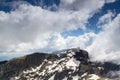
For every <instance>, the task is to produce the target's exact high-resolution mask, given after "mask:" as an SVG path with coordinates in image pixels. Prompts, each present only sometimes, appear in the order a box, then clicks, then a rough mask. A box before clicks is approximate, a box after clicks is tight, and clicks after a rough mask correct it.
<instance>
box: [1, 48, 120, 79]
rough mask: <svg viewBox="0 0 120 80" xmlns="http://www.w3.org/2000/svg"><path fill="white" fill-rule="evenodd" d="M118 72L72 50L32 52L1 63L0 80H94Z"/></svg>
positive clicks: (80, 51)
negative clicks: (111, 72)
mask: <svg viewBox="0 0 120 80" xmlns="http://www.w3.org/2000/svg"><path fill="white" fill-rule="evenodd" d="M107 64H108V65H109V66H111V67H113V68H108V65H107ZM119 69H120V66H119V65H113V64H110V63H105V64H102V63H99V62H91V61H90V59H89V54H88V52H87V51H85V50H81V49H79V48H72V49H67V50H61V51H59V52H54V53H51V54H50V53H49V54H48V53H33V54H30V55H26V56H23V57H19V58H14V59H11V60H9V61H7V62H3V63H2V64H1V65H0V80H31V79H32V80H75V79H76V80H88V79H92V80H94V79H95V78H96V79H95V80H97V79H102V78H104V77H105V78H106V76H107V74H108V72H109V71H115V70H119ZM94 77H95V78H94ZM107 78H109V77H107ZM103 80H104V79H103Z"/></svg>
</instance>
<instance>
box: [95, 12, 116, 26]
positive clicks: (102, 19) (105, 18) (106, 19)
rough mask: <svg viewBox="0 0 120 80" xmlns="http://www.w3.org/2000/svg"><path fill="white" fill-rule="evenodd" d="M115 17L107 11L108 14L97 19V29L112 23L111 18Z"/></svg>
mask: <svg viewBox="0 0 120 80" xmlns="http://www.w3.org/2000/svg"><path fill="white" fill-rule="evenodd" d="M114 16H115V14H114V13H113V12H111V11H108V13H106V14H105V15H103V16H102V17H100V18H99V21H98V23H97V24H98V27H99V28H100V27H102V26H103V25H104V24H107V23H109V22H111V21H112V18H113V17H114Z"/></svg>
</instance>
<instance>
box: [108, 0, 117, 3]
mask: <svg viewBox="0 0 120 80" xmlns="http://www.w3.org/2000/svg"><path fill="white" fill-rule="evenodd" d="M115 1H117V0H106V3H113V2H115Z"/></svg>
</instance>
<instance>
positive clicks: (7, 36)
mask: <svg viewBox="0 0 120 80" xmlns="http://www.w3.org/2000/svg"><path fill="white" fill-rule="evenodd" d="M104 4H105V0H96V1H95V0H91V1H88V0H84V1H83V0H69V1H68V0H61V3H60V5H59V6H58V11H55V12H53V11H50V10H46V9H43V8H41V7H39V6H32V5H30V4H26V3H24V4H23V3H22V4H21V3H20V4H19V6H18V8H17V9H15V10H14V11H11V12H9V13H6V12H4V11H0V42H1V43H0V51H1V54H0V56H5V55H7V54H9V55H8V56H10V54H16V55H15V56H18V55H20V54H21V53H22V55H23V52H25V54H27V52H33V51H49V52H50V51H55V50H60V49H65V48H72V47H80V48H82V49H87V50H88V51H89V52H90V54H91V55H92V56H93V57H95V56H96V55H97V56H98V54H101V55H100V56H99V57H100V58H99V57H95V58H94V59H95V60H96V58H98V60H103V59H105V58H108V57H111V56H112V57H111V58H110V59H109V60H117V59H119V58H120V57H118V56H116V55H118V54H119V45H120V44H119V41H120V38H119V35H118V34H119V22H118V21H119V15H118V16H117V17H116V18H115V19H114V20H111V16H112V15H113V13H111V12H108V14H106V15H104V16H102V17H101V19H100V20H99V23H104V22H105V21H106V20H108V22H107V23H105V24H104V26H103V27H102V28H103V31H102V32H100V33H99V34H98V35H97V34H95V33H94V32H88V33H84V34H83V35H79V36H68V37H66V38H65V37H63V36H62V35H61V33H62V32H66V31H68V32H69V31H71V30H77V29H78V28H80V29H82V30H86V29H87V27H86V23H88V19H89V18H91V17H92V16H93V15H94V14H95V13H97V11H98V10H100V9H101V8H102V7H103V6H104ZM16 5H18V4H16ZM89 5H90V6H89ZM114 26H116V27H114ZM111 36H112V38H111ZM116 36H117V37H116ZM92 42H93V43H92ZM88 46H89V47H88ZM97 53H98V54H97ZM113 53H114V54H116V55H114V56H113ZM106 54H108V55H106ZM103 56H104V57H103Z"/></svg>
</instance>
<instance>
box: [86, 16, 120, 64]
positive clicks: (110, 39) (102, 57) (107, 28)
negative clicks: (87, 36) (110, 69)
mask: <svg viewBox="0 0 120 80" xmlns="http://www.w3.org/2000/svg"><path fill="white" fill-rule="evenodd" d="M119 34H120V14H118V15H117V16H116V17H115V19H113V20H112V21H110V22H109V23H107V24H105V25H104V26H103V30H102V31H101V32H100V33H99V34H98V35H97V36H96V39H95V40H94V41H93V43H92V45H90V46H89V47H88V48H87V50H88V51H89V52H90V54H91V56H92V57H93V58H92V59H93V60H98V61H112V62H115V63H118V64H120V62H119V61H120V56H119V54H120V36H119Z"/></svg>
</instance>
